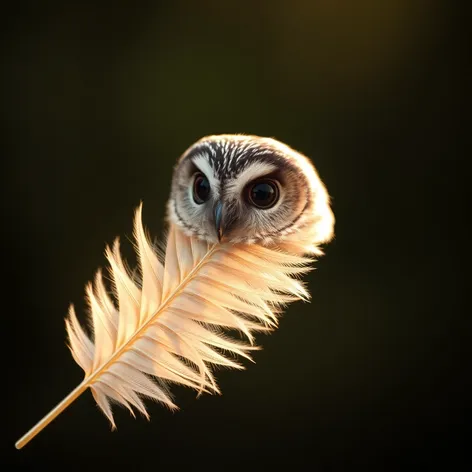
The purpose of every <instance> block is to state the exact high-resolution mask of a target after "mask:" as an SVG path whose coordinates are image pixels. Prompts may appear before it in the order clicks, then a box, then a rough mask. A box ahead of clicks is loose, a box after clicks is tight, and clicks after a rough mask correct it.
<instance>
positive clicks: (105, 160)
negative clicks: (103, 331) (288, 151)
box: [2, 0, 471, 471]
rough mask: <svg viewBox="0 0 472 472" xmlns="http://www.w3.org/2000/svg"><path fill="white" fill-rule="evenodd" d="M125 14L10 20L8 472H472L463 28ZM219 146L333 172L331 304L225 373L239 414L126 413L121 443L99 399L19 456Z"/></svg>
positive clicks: (210, 7) (120, 418) (223, 9)
mask: <svg viewBox="0 0 472 472" xmlns="http://www.w3.org/2000/svg"><path fill="white" fill-rule="evenodd" d="M110 5H112V6H105V5H104V4H101V3H98V2H97V3H96V4H87V5H85V4H82V5H80V4H76V5H74V4H73V3H67V2H65V3H57V4H53V3H44V2H41V3H39V2H36V3H33V2H31V3H30V4H28V3H26V4H25V3H22V4H21V5H19V4H16V5H15V6H10V7H11V11H10V12H9V13H8V14H6V15H5V16H4V21H3V22H4V29H3V39H4V42H3V44H4V49H3V52H4V72H3V78H2V82H3V88H2V91H3V97H2V101H3V109H2V111H3V117H4V120H3V123H4V126H5V130H6V139H5V144H6V146H7V151H6V153H5V154H4V159H3V161H2V167H3V170H2V176H3V178H4V184H3V186H2V189H3V192H4V199H3V209H4V218H3V222H4V231H3V233H4V234H3V237H4V238H6V242H5V245H4V252H5V254H6V256H7V259H8V263H7V266H6V267H5V268H4V271H5V273H6V276H8V277H9V282H8V284H7V285H6V286H5V290H6V296H5V298H6V299H9V300H10V301H11V302H12V304H14V305H13V306H14V308H13V309H11V308H10V309H4V310H3V313H4V317H5V318H7V320H8V321H11V322H12V323H11V329H10V331H8V337H10V335H11V339H12V343H11V346H10V347H9V351H8V356H9V358H8V360H6V364H7V365H8V367H9V368H10V369H11V377H10V379H9V380H8V387H7V390H8V395H9V397H10V398H9V400H8V403H7V404H6V405H5V406H6V408H7V409H8V410H9V417H10V419H9V423H8V428H7V429H8V434H9V438H8V440H7V441H4V444H3V445H2V448H3V447H5V449H8V451H9V453H12V455H11V456H10V455H6V454H2V457H3V458H5V460H8V461H9V464H10V468H9V469H8V470H13V469H14V468H16V467H26V468H28V467H31V468H33V467H34V469H35V470H36V469H37V467H39V466H41V467H42V466H43V465H46V464H47V465H50V464H58V465H60V466H62V467H64V468H67V467H69V465H70V464H71V463H72V462H73V463H74V464H78V463H81V462H82V461H83V462H84V464H89V467H92V470H95V469H94V468H93V467H97V468H98V466H99V465H100V464H102V463H103V464H105V463H106V462H105V461H107V463H108V464H110V466H114V465H118V466H121V467H122V469H119V470H125V467H126V468H130V470H142V469H143V468H144V467H145V466H146V465H148V466H152V467H156V468H157V467H159V466H161V465H164V464H165V465H171V466H173V467H179V466H180V465H183V464H184V463H185V464H187V463H188V464H193V466H192V467H200V466H202V465H203V464H208V463H211V462H213V463H214V465H215V468H216V469H217V470H226V469H227V468H228V464H229V465H234V466H236V465H237V466H238V467H240V468H241V467H244V469H246V468H247V469H248V470H254V469H256V468H257V469H261V470H265V468H269V467H273V466H277V465H278V466H280V465H281V464H282V460H288V461H290V462H288V464H289V466H284V468H286V467H289V469H290V470H302V468H303V469H305V468H307V467H311V468H314V470H323V471H324V470H326V471H332V470H353V469H355V467H356V466H359V465H362V466H363V467H364V470H366V469H367V470H387V469H388V470H389V469H390V468H393V469H394V468H395V467H396V466H398V467H400V466H401V467H405V466H407V465H415V466H416V467H417V468H418V467H420V466H422V465H424V466H426V465H429V464H433V463H436V464H439V463H442V461H444V463H445V464H449V465H451V464H453V463H455V462H459V461H460V460H461V459H462V458H463V457H465V436H464V435H463V430H464V428H465V427H466V423H465V421H466V420H465V409H466V404H467V402H466V393H465V392H466V391H465V385H466V368H465V366H464V357H465V352H464V349H465V345H466V340H467V339H468V338H469V337H470V336H469V333H470V328H471V325H470V321H469V320H468V319H466V317H464V312H463V310H462V308H461V299H460V296H459V289H460V288H461V284H463V281H461V279H460V278H459V275H458V272H457V271H456V266H455V264H457V260H458V258H459V256H460V255H459V249H458V247H459V241H458V240H457V237H458V236H457V235H458V234H459V235H460V232H458V231H452V230H451V228H452V227H454V228H457V227H458V224H459V222H460V220H459V219H458V218H456V217H455V216H454V213H453V212H454V207H453V206H451V205H450V204H449V202H448V200H447V199H446V197H451V199H454V201H455V202H456V203H458V202H460V201H461V200H462V196H461V193H460V192H461V191H463V190H464V187H461V186H460V184H459V183H458V182H457V181H456V180H457V178H458V177H457V170H458V165H459V163H460V160H461V159H463V157H464V152H463V151H462V150H461V149H460V148H459V147H458V144H457V143H458V139H457V138H458V136H459V131H458V127H457V120H458V111H457V110H458V108H459V106H460V104H461V102H462V101H463V94H464V92H465V89H466V88H468V87H469V86H470V66H468V65H467V64H466V62H465V60H464V56H463V51H464V45H465V40H464V34H463V31H465V30H463V29H462V28H461V25H460V21H459V20H460V18H459V15H457V12H454V11H453V6H452V4H448V3H447V2H431V1H426V0H424V1H421V0H420V1H411V0H396V1H395V0H384V1H381V2H379V1H374V0H361V1H358V2H348V1H321V0H320V1H316V2H315V1H302V0H294V1H290V2H288V1H287V2H275V1H274V2H269V1H265V2H264V1H262V2H261V1H259V2H243V1H238V2H223V1H214V0H213V1H210V0H202V1H199V2H185V1H174V2H139V3H138V2H136V3H131V2H114V3H113V4H110ZM217 133H250V134H258V135H262V136H271V137H275V138H276V139H279V140H281V141H284V142H286V143H287V144H289V145H290V146H292V147H294V148H296V149H297V150H299V151H301V152H303V153H304V154H306V155H308V156H309V157H311V158H312V159H313V162H314V163H315V165H316V167H317V168H318V171H319V173H320V175H321V177H322V179H323V180H324V182H325V184H326V185H327V188H328V190H329V192H330V194H331V196H332V198H333V209H334V212H335V215H336V218H337V224H336V235H337V236H336V240H335V241H334V242H333V243H331V244H330V245H329V246H327V248H326V256H325V257H324V258H323V259H321V260H320V261H319V262H318V263H317V270H316V271H314V272H313V273H312V274H310V276H309V277H308V280H309V288H310V290H311V293H312V295H313V301H312V303H311V304H303V303H297V304H295V305H292V306H291V307H290V308H289V309H288V310H287V312H286V314H285V315H284V317H283V321H282V323H281V326H280V329H279V330H278V331H277V332H276V333H274V334H273V335H271V336H270V337H266V336H261V337H260V338H259V341H260V343H261V344H262V345H263V347H264V349H263V350H262V351H261V352H260V353H257V355H256V356H255V360H256V364H255V365H253V364H249V363H246V366H247V370H246V371H245V372H236V371H234V372H231V371H221V372H220V373H219V375H218V379H219V381H220V386H221V388H222V390H223V396H222V397H203V398H200V399H198V400H195V395H194V393H193V392H189V391H187V390H185V389H180V388H176V389H174V392H175V393H176V396H177V401H178V403H179V404H180V406H181V407H182V411H181V412H179V413H177V414H170V413H168V412H167V411H165V410H164V409H163V408H161V407H160V406H158V405H155V404H150V408H149V410H150V413H151V417H152V421H151V423H147V422H146V421H145V420H143V419H141V418H139V419H137V420H133V419H132V418H130V417H129V414H128V413H126V412H125V411H123V410H121V409H119V408H118V409H116V411H117V413H116V417H117V423H118V431H117V432H114V433H111V432H110V431H109V427H108V424H107V422H106V420H105V418H104V417H102V415H101V414H100V413H99V412H98V411H97V409H96V407H95V405H94V402H93V399H92V396H91V395H90V393H88V392H87V393H86V394H84V395H83V396H82V397H81V398H80V399H79V400H78V401H77V402H76V403H75V404H74V405H73V406H71V407H70V409H68V410H67V412H65V413H64V414H63V415H62V416H61V417H60V418H59V419H58V420H57V421H56V422H54V423H53V424H51V425H50V426H49V427H48V428H47V429H46V430H45V431H44V432H43V433H41V434H40V435H39V436H38V437H37V438H36V439H35V440H34V441H33V442H32V443H31V444H30V445H28V446H27V448H25V449H24V450H22V451H20V452H18V451H14V452H12V451H11V450H12V448H13V443H14V441H16V440H17V439H18V438H19V436H20V435H22V434H23V433H24V432H26V430H27V429H29V428H30V427H31V426H33V424H34V423H35V422H36V421H37V420H39V419H40V418H41V417H42V416H43V415H44V414H45V413H47V412H48V411H49V409H50V408H52V407H53V406H54V405H55V402H57V401H59V400H61V399H62V398H63V397H64V396H65V395H66V394H67V393H68V392H69V391H70V390H72V389H73V388H74V387H75V386H76V385H77V384H78V383H79V382H80V381H81V379H82V371H81V370H80V368H79V367H78V366H76V364H75V363H74V361H73V360H72V358H71V356H70V354H69V351H68V349H67V348H66V346H65V329H64V322H63V318H64V316H65V315H66V312H67V307H68V304H69V303H70V302H73V303H74V304H75V306H76V307H77V308H78V310H79V314H80V319H82V320H84V317H83V308H84V302H83V297H84V292H83V289H84V285H85V283H86V282H87V281H88V280H90V279H91V277H92V276H93V274H94V271H95V270H96V268H98V267H99V266H103V265H104V264H105V258H104V256H103V250H104V246H105V244H106V243H110V242H111V241H112V240H113V239H114V237H115V236H117V235H120V236H121V237H122V238H123V239H124V241H125V242H124V244H125V248H124V251H125V254H126V255H127V256H128V259H129V260H130V261H133V259H132V250H131V244H129V243H128V242H127V240H126V238H128V237H131V234H132V216H133V211H134V209H135V207H136V206H137V205H138V204H139V202H140V200H143V201H144V219H145V223H146V225H147V226H148V227H149V229H150V231H151V233H152V234H153V235H154V236H156V237H159V236H160V235H161V234H162V231H163V230H164V212H165V203H166V200H167V197H168V193H169V189H170V178H171V173H172V166H173V165H174V162H175V160H176V159H177V158H178V157H179V156H180V154H181V153H182V152H183V151H184V150H185V149H186V148H187V147H188V146H190V145H191V144H192V143H193V142H194V141H195V140H197V139H199V138H200V137H202V136H204V135H207V134H217ZM448 184H451V185H450V188H448V187H446V186H447V185H448ZM456 256H457V257H456ZM10 258H11V263H10ZM5 332H6V331H5ZM10 436H11V437H10ZM41 464H42V465H41ZM90 464H93V466H90ZM244 469H243V470H244ZM15 470H16V469H15ZM28 470H32V469H28ZM396 470H399V469H396ZM401 470H404V469H403V468H402V469H401ZM417 470H418V469H417Z"/></svg>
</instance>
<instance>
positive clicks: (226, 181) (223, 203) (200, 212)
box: [168, 135, 334, 245]
mask: <svg viewBox="0 0 472 472" xmlns="http://www.w3.org/2000/svg"><path fill="white" fill-rule="evenodd" d="M168 219H169V220H170V222H171V223H173V224H175V225H177V226H178V227H180V228H181V229H182V230H183V231H184V232H185V233H186V234H188V235H189V236H194V237H198V238H199V239H203V240H206V241H208V242H209V243H216V242H223V241H224V242H230V243H259V244H263V245H271V244H279V243H281V242H283V241H290V240H293V239H296V238H303V239H305V240H306V239H309V240H310V241H309V242H310V243H311V244H314V245H317V244H320V243H324V242H328V241H329V240H330V239H331V238H332V237H333V228H334V216H333V213H332V211H331V208H330V199H329V196H328V193H327V191H326V188H325V186H324V185H323V183H322V181H321V179H320V178H319V176H318V174H317V172H316V170H315V168H314V166H313V164H312V163H311V162H310V161H309V159H308V158H306V157H305V156H303V155H302V154H300V153H298V152H296V151H295V150H293V149H291V148H290V147H288V146H287V145H285V144H283V143H281V142H279V141H277V140H275V139H271V138H263V137H259V136H248V135H216V136H207V137H204V138H202V139H200V140H199V141H197V142H196V143H195V144H193V145H192V146H191V147H190V148H189V149H187V151H186V152H185V153H184V154H183V155H182V156H181V157H180V159H179V160H178V162H177V164H176V166H175V168H174V174H173V178H172V187H171V195H170V199H169V203H168Z"/></svg>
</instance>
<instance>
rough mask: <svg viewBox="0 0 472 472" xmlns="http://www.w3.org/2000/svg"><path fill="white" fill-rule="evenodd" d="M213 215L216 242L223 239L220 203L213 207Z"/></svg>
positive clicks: (221, 206)
mask: <svg viewBox="0 0 472 472" xmlns="http://www.w3.org/2000/svg"><path fill="white" fill-rule="evenodd" d="M214 215H215V229H216V234H217V235H218V241H221V238H222V237H223V224H222V223H223V205H222V203H221V202H218V203H217V204H216V205H215V210H214Z"/></svg>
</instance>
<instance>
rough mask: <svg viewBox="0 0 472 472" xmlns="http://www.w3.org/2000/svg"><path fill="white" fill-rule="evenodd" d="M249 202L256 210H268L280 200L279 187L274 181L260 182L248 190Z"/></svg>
mask: <svg viewBox="0 0 472 472" xmlns="http://www.w3.org/2000/svg"><path fill="white" fill-rule="evenodd" d="M248 190H249V191H248V200H249V203H250V204H251V205H254V206H255V207H256V208H261V209H263V210H267V209H269V208H272V207H273V206H274V205H275V204H276V203H277V201H278V199H279V187H278V185H277V184H276V183H275V182H274V181H273V180H259V181H257V182H256V183H253V184H252V185H251V186H250V187H249V189H248Z"/></svg>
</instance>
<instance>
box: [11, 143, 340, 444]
mask: <svg viewBox="0 0 472 472" xmlns="http://www.w3.org/2000/svg"><path fill="white" fill-rule="evenodd" d="M166 214H167V223H168V229H167V233H166V235H165V237H164V241H163V244H162V247H161V249H160V248H159V247H156V246H154V245H153V244H152V243H151V239H150V237H149V235H148V233H147V231H146V230H145V228H144V226H143V222H142V216H143V204H142V203H141V204H140V205H139V206H138V208H137V210H136V212H135V216H134V243H135V244H134V246H135V250H136V254H137V265H138V267H137V268H135V269H134V270H131V269H129V268H128V265H127V264H126V263H125V261H123V259H122V257H121V251H120V240H119V239H118V238H117V239H116V240H115V242H114V243H113V245H112V246H107V247H106V251H105V256H106V259H107V262H108V279H109V280H110V283H109V284H108V285H107V284H106V283H105V278H104V276H103V271H102V269H98V270H97V272H96V274H95V278H94V280H93V282H90V283H88V284H87V286H86V289H85V292H86V299H87V302H88V313H87V314H88V317H89V323H88V324H89V326H91V329H88V330H87V329H86V328H84V327H83V324H82V323H80V322H79V319H78V317H77V315H76V313H75V310H74V307H73V305H71V306H70V308H69V313H68V315H67V317H66V320H65V321H66V332H67V340H68V347H69V349H70V351H71V353H72V356H73V358H74V360H75V361H76V363H77V364H78V365H79V366H80V367H81V369H82V370H83V373H84V378H83V380H82V382H81V383H80V384H79V385H78V386H77V387H76V388H75V389H74V390H72V391H71V393H70V394H69V395H68V396H67V397H66V398H65V399H64V400H62V401H61V402H60V403H59V404H58V405H57V406H56V407H55V408H54V409H53V410H52V411H51V412H50V413H49V414H47V415H46V416H45V417H44V418H43V419H42V420H41V421H39V422H38V423H37V424H36V425H35V426H34V427H33V428H32V429H31V430H30V431H28V432H27V433H26V434H25V435H24V436H23V437H22V438H21V439H20V440H19V441H18V442H17V443H16V447H17V448H22V447H23V446H24V445H25V444H27V443H28V442H29V441H30V440H31V439H32V438H33V437H34V436H36V435H37V434H38V433H39V432H40V431H41V430H42V429H44V428H45V427H46V426H47V425H48V424H49V423H50V422H51V421H52V420H53V419H54V418H56V417H57V416H58V415H59V414H60V413H62V412H63V411H64V410H65V409H66V408H67V407H68V406H69V405H71V404H72V403H73V401H74V400H75V399H76V398H78V396H80V395H81V394H82V393H84V392H85V391H86V390H88V389H90V391H91V393H92V395H93V397H94V399H95V401H96V403H97V404H98V406H99V408H100V409H101V411H102V412H103V413H104V414H105V416H106V417H107V418H108V420H109V422H110V424H111V427H112V429H114V428H115V427H116V425H115V421H114V415H113V411H112V405H120V406H123V407H126V408H127V409H128V410H129V412H130V413H131V414H132V415H133V416H135V412H139V413H141V414H142V415H143V416H144V417H145V418H147V419H150V415H149V413H148V411H147V407H146V405H145V399H153V400H155V401H157V402H159V403H161V404H162V405H165V406H166V407H168V408H169V409H170V410H175V409H177V408H178V407H177V404H176V402H175V399H174V398H173V395H172V392H171V390H172V389H171V387H172V384H180V385H185V386H187V387H190V388H192V389H195V390H196V391H198V394H202V393H222V392H221V390H220V389H219V387H218V384H217V380H216V375H215V372H216V369H217V368H218V367H226V368H235V369H244V368H245V365H244V364H243V363H241V362H240V361H239V360H238V358H239V359H244V358H246V359H249V360H254V359H253V356H254V351H257V350H258V349H259V346H258V344H257V342H256V334H257V333H260V332H266V333H270V332H272V331H273V330H274V329H276V328H277V327H278V326H279V320H280V318H281V315H282V313H283V311H284V308H285V307H286V305H287V304H288V303H289V302H293V301H296V300H300V299H304V300H309V298H310V295H309V292H308V290H307V288H306V286H305V284H304V283H303V281H302V280H301V279H302V276H303V275H304V274H305V273H306V272H308V271H309V270H311V268H312V265H313V262H314V261H315V258H316V257H318V256H321V255H322V254H323V251H322V248H321V245H322V244H324V243H328V242H329V241H330V240H331V239H332V238H333V236H334V223H335V219H334V214H333V212H332V209H331V205H330V198H329V194H328V192H327V190H326V187H325V186H324V184H323V183H322V181H321V179H320V177H319V175H318V173H317V171H316V169H315V167H314V166H313V164H312V163H311V162H310V160H309V159H308V158H307V157H305V156H304V155H302V154H301V153H299V152H297V151H295V150H294V149H292V148H290V147H289V146H287V145H285V144H283V143H281V142H279V141H277V140H275V139H271V138H263V137H258V136H250V135H215V136H208V137H204V138H202V139H200V140H199V141H197V142H196V143H195V144H193V145H192V146H191V147H190V148H188V149H187V150H186V151H185V152H184V153H183V155H182V156H181V157H180V158H179V159H178V160H177V162H176V165H175V168H174V171H173V175H172V181H171V185H170V198H169V200H168V204H167V213H166ZM230 330H231V332H233V333H234V332H238V333H239V335H238V336H236V337H235V336H232V337H230V336H229V335H228V332H229V331H230Z"/></svg>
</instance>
